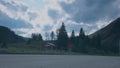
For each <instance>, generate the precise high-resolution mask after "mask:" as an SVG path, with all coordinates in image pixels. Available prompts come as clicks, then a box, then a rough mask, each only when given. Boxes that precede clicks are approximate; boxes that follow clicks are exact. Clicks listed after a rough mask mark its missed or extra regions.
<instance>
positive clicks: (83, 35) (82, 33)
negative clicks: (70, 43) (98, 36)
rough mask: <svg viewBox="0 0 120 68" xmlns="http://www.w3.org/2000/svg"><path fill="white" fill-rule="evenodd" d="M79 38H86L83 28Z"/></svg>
mask: <svg viewBox="0 0 120 68" xmlns="http://www.w3.org/2000/svg"><path fill="white" fill-rule="evenodd" d="M79 37H81V38H84V37H85V33H84V30H83V28H80V33H79Z"/></svg>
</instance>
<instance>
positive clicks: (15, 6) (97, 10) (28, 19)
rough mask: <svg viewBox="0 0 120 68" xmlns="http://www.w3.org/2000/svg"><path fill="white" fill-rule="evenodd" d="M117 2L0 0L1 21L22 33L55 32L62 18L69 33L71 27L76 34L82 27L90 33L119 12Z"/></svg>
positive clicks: (92, 0) (26, 34)
mask: <svg viewBox="0 0 120 68" xmlns="http://www.w3.org/2000/svg"><path fill="white" fill-rule="evenodd" d="M119 3H120V1H119V0H109V1H105V0H90V1H89V0H30V1H27V0H0V12H1V13H0V20H1V21H2V23H0V25H3V26H7V27H10V28H12V29H13V30H14V31H15V32H16V33H17V34H19V35H21V36H24V37H30V35H31V34H32V33H41V34H42V35H43V36H44V34H45V32H49V33H50V32H51V31H55V32H56V30H57V29H59V28H60V26H61V24H62V22H64V23H65V25H66V29H67V31H68V34H69V35H70V33H71V31H72V30H75V32H76V34H78V33H79V30H80V28H81V27H82V28H84V30H85V31H86V34H90V33H92V32H94V31H96V30H98V29H100V28H102V27H104V26H106V25H107V24H109V22H110V21H112V20H113V19H115V18H117V17H118V16H120V5H119ZM33 5H34V6H33ZM14 26H15V27H14Z"/></svg>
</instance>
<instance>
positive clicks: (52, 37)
mask: <svg viewBox="0 0 120 68" xmlns="http://www.w3.org/2000/svg"><path fill="white" fill-rule="evenodd" d="M50 36H51V40H54V39H55V34H54V31H52V32H51V35H50Z"/></svg>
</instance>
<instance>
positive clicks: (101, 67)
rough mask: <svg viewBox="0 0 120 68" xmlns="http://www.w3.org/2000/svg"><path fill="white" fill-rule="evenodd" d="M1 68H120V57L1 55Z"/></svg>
mask: <svg viewBox="0 0 120 68" xmlns="http://www.w3.org/2000/svg"><path fill="white" fill-rule="evenodd" d="M0 68H120V57H113V56H89V55H0Z"/></svg>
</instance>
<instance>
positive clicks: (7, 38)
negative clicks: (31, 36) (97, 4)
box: [0, 26, 24, 43]
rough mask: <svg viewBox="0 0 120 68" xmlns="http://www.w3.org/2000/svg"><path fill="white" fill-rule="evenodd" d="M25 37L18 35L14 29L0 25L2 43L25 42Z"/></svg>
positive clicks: (0, 40)
mask: <svg viewBox="0 0 120 68" xmlns="http://www.w3.org/2000/svg"><path fill="white" fill-rule="evenodd" d="M23 41H24V38H23V37H21V36H18V35H16V34H15V33H14V32H13V31H11V30H10V29H9V28H7V27H4V26H0V43H3V42H5V43H16V42H23Z"/></svg>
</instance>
